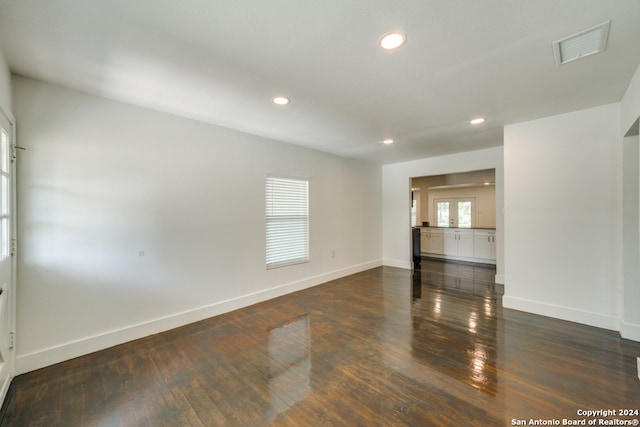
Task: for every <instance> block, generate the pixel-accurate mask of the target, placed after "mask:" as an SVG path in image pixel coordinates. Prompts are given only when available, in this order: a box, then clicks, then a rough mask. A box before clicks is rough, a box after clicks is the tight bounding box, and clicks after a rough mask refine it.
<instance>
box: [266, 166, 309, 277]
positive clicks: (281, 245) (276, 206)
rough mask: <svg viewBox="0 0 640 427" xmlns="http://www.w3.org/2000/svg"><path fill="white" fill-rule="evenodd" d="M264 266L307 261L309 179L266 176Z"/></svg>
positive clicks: (278, 265) (270, 266)
mask: <svg viewBox="0 0 640 427" xmlns="http://www.w3.org/2000/svg"><path fill="white" fill-rule="evenodd" d="M265 189H266V191H265V192H266V208H267V209H266V218H267V227H266V228H267V257H266V258H267V268H268V269H270V268H276V267H282V266H285V265H291V264H298V263H303V262H308V261H309V180H306V179H292V178H282V177H276V176H267V177H266V179H265Z"/></svg>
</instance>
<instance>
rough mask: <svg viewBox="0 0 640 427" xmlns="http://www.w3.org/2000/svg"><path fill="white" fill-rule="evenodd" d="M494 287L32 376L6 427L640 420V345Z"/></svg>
mask: <svg viewBox="0 0 640 427" xmlns="http://www.w3.org/2000/svg"><path fill="white" fill-rule="evenodd" d="M494 274H495V270H494V268H493V267H491V266H479V265H468V264H456V263H445V262H441V261H435V260H426V259H425V260H423V262H422V266H421V269H420V270H416V271H415V272H414V273H412V272H411V271H407V270H402V269H397V268H391V267H381V268H376V269H373V270H369V271H366V272H363V273H359V274H355V275H353V276H349V277H345V278H343V279H339V280H335V281H332V282H329V283H326V284H324V285H321V286H317V287H314V288H311V289H307V290H305V291H301V292H297V293H294V294H291V295H287V296H285V297H281V298H277V299H274V300H271V301H268V302H264V303H261V304H257V305H254V306H251V307H248V308H245V309H242V310H238V311H235V312H232V313H228V314H225V315H221V316H218V317H215V318H212V319H209V320H206V321H202V322H199V323H196V324H192V325H189V326H185V327H182V328H179V329H176V330H172V331H169V332H166V333H163V334H158V335H154V336H151V337H148V338H144V339H141V340H138V341H135V342H131V343H128V344H124V345H120V346H117V347H114V348H111V349H108V350H105V351H101V352H98V353H94V354H91V355H88V356H84V357H81V358H78V359H75V360H71V361H68V362H64V363H61V364H58V365H55V366H52V367H49V368H45V369H41V370H39V371H35V372H31V373H28V374H25V375H21V376H19V377H17V378H16V379H15V380H14V383H13V385H12V387H11V390H10V392H9V396H8V400H7V402H6V403H5V410H6V411H5V416H4V419H3V420H2V422H1V424H0V426H3V427H7V426H47V427H51V426H65V427H69V426H152V427H157V426H218V425H229V426H235V425H238V426H260V425H285V426H320V425H327V426H392V425H398V426H405V425H406V426H429V425H454V426H501V425H517V424H516V423H518V422H522V421H526V423H527V424H525V425H529V424H528V423H529V422H530V420H531V419H533V420H534V421H535V420H539V419H542V420H557V421H558V422H559V423H562V420H563V419H577V420H586V421H590V420H596V419H598V418H604V417H587V416H584V415H580V414H579V413H578V411H579V410H597V409H611V410H620V409H632V410H640V380H638V377H637V370H636V357H638V356H640V343H637V342H632V341H627V340H623V339H621V338H620V336H619V335H618V333H616V332H612V331H606V330H602V329H597V328H592V327H588V326H584V325H578V324H574V323H570V322H564V321H560V320H555V319H550V318H546V317H541V316H536V315H531V314H526V313H523V312H518V311H513V310H509V309H504V308H502V304H501V298H502V290H503V289H502V286H500V285H496V284H494V283H493V277H494ZM608 418H609V419H613V418H618V419H628V420H630V419H640V416H631V417H629V416H614V417H608ZM545 425H553V424H545ZM560 425H562V424H560ZM599 425H602V424H599Z"/></svg>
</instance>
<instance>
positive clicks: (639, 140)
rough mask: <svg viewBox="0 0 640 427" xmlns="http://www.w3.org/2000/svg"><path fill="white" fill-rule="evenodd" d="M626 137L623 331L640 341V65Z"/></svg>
mask: <svg viewBox="0 0 640 427" xmlns="http://www.w3.org/2000/svg"><path fill="white" fill-rule="evenodd" d="M620 109H621V117H622V129H620V130H621V134H622V135H624V137H623V150H624V151H623V178H622V179H623V209H624V210H623V229H622V233H623V239H624V244H623V279H624V280H623V291H624V292H623V307H622V324H621V326H620V334H621V335H622V336H623V337H625V338H629V339H633V340H636V341H640V310H638V306H639V305H640V194H639V192H640V178H639V177H640V172H639V169H640V148H639V145H640V136H639V135H638V133H639V129H638V121H639V120H640V66H639V67H638V68H637V70H636V72H635V74H634V76H633V79H632V80H631V83H630V84H629V87H628V88H627V91H626V92H625V95H624V97H623V98H622V101H621V102H620Z"/></svg>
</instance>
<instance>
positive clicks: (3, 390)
mask: <svg viewBox="0 0 640 427" xmlns="http://www.w3.org/2000/svg"><path fill="white" fill-rule="evenodd" d="M11 381H13V373H11V374H10V375H9V376H8V377H7V379H6V380H5V382H4V383H3V384H2V386H0V408H2V406H3V405H4V403H5V402H4V399H5V398H6V397H7V393H8V392H9V386H11Z"/></svg>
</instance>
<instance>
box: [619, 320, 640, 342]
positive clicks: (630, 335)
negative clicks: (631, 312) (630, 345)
mask: <svg viewBox="0 0 640 427" xmlns="http://www.w3.org/2000/svg"><path fill="white" fill-rule="evenodd" d="M620 336H621V337H622V338H625V339H628V340H632V341H638V342H640V325H638V324H635V323H626V322H620Z"/></svg>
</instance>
